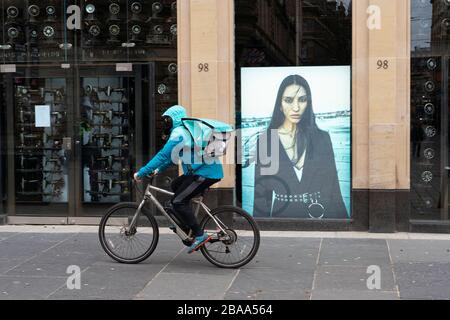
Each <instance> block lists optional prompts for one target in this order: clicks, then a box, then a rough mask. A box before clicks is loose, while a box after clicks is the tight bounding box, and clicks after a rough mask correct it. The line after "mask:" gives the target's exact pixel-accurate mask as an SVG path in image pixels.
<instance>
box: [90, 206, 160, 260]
mask: <svg viewBox="0 0 450 320" xmlns="http://www.w3.org/2000/svg"><path fill="white" fill-rule="evenodd" d="M137 209H138V204H137V203H120V204H117V205H115V206H113V207H112V208H110V209H109V210H108V212H107V213H106V214H105V216H103V218H102V220H101V221H100V226H99V231H98V232H99V239H100V243H101V245H102V248H103V250H105V252H106V253H107V254H108V255H109V256H110V257H111V258H113V259H114V260H116V261H118V262H121V263H130V264H131V263H139V262H141V261H144V260H145V259H147V258H148V257H149V256H150V255H151V254H152V253H153V251H154V250H155V248H156V245H157V244H158V238H159V231H158V224H157V223H156V220H155V218H154V217H153V215H152V214H151V213H150V212H149V210H148V209H146V208H145V207H143V208H142V211H141V213H140V217H139V219H138V221H137V222H136V225H135V226H134V227H133V228H130V224H131V221H132V220H133V217H134V215H135V213H136V211H137Z"/></svg>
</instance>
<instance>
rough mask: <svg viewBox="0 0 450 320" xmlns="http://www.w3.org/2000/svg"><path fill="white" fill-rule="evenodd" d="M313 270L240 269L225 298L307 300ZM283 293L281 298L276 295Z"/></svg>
mask: <svg viewBox="0 0 450 320" xmlns="http://www.w3.org/2000/svg"><path fill="white" fill-rule="evenodd" d="M313 279H314V272H313V271H311V270H301V269H299V270H298V271H297V272H293V271H289V272H286V270H278V269H253V270H241V271H240V272H239V274H238V275H237V277H236V279H235V280H234V282H233V284H232V285H231V286H230V288H229V289H228V290H227V292H226V294H225V299H245V300H259V299H267V298H268V297H272V299H285V298H286V297H287V296H289V295H290V296H291V299H298V300H307V299H309V297H310V293H311V288H312V283H313ZM280 292H282V293H283V295H282V296H283V298H282V297H281V295H278V294H279V293H280Z"/></svg>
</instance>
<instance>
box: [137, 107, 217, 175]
mask: <svg viewBox="0 0 450 320" xmlns="http://www.w3.org/2000/svg"><path fill="white" fill-rule="evenodd" d="M163 116H169V117H171V118H172V121H173V127H172V131H171V133H170V137H169V140H168V141H167V143H166V144H165V145H164V147H163V148H162V149H161V151H159V152H158V153H157V154H156V156H154V157H153V159H152V160H150V162H149V163H147V164H146V165H145V166H144V167H142V168H141V169H140V170H139V171H138V173H137V175H138V176H139V177H140V178H142V177H145V176H146V175H149V174H151V173H152V172H153V171H155V170H156V169H158V171H159V172H162V171H164V170H165V169H167V168H168V167H169V166H170V165H171V164H178V161H179V160H181V164H182V168H183V173H184V174H190V172H189V165H190V166H191V167H192V170H193V172H192V174H194V175H199V176H202V177H204V178H208V179H222V178H223V167H222V163H221V162H220V161H219V160H218V159H216V160H215V161H214V163H205V162H204V161H203V160H202V159H201V157H199V156H198V155H197V154H196V152H192V143H193V142H192V137H191V136H190V134H189V132H188V131H187V130H186V129H185V128H184V126H183V124H182V122H181V119H183V118H186V117H187V114H186V109H184V107H182V106H173V107H171V108H169V109H168V110H167V111H166V112H165V113H164V114H163Z"/></svg>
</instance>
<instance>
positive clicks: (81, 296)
mask: <svg viewBox="0 0 450 320" xmlns="http://www.w3.org/2000/svg"><path fill="white" fill-rule="evenodd" d="M162 268H163V266H161V265H148V264H145V265H144V264H142V265H119V264H116V265H114V266H108V267H107V266H106V265H93V266H91V267H89V268H87V270H86V271H84V272H82V273H81V277H80V281H81V287H80V289H73V290H69V289H68V288H67V286H63V287H62V288H60V289H59V290H58V291H56V292H54V293H53V294H52V295H51V296H50V297H49V299H52V300H58V299H64V300H67V299H69V300H72V299H75V300H96V299H101V300H105V299H108V300H119V299H120V300H122V299H127V300H128V299H133V297H134V296H135V295H136V294H138V293H139V292H140V291H141V290H142V289H143V288H144V287H145V285H146V284H147V283H148V282H149V281H150V280H151V279H152V278H153V277H154V276H155V275H156V274H158V272H160V271H161V269H162Z"/></svg>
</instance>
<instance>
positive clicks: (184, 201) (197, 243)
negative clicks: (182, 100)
mask: <svg viewBox="0 0 450 320" xmlns="http://www.w3.org/2000/svg"><path fill="white" fill-rule="evenodd" d="M186 117H187V114H186V109H185V108H184V107H182V106H179V105H175V106H172V107H170V108H169V109H168V110H167V111H166V112H165V113H164V114H163V116H162V118H163V123H164V135H163V138H166V139H167V142H166V144H165V145H164V147H163V148H162V149H161V151H159V152H158V153H157V154H156V155H155V156H154V157H153V158H152V159H151V160H150V162H148V163H147V164H146V165H145V166H144V167H142V168H141V169H140V170H139V171H138V172H136V173H135V174H134V179H135V180H137V181H139V180H141V179H142V178H143V177H145V176H148V175H153V174H156V173H159V172H162V171H164V170H165V169H166V168H167V167H169V166H170V165H171V164H177V163H178V161H179V160H180V159H181V163H182V168H183V175H181V176H179V177H178V178H177V179H175V180H174V181H173V182H172V185H171V187H172V190H173V191H174V193H175V194H174V196H173V197H172V199H171V204H172V208H173V209H174V211H175V212H176V213H177V214H178V215H179V217H180V218H181V219H180V220H182V222H183V223H185V224H186V226H188V227H189V228H190V229H191V230H192V231H193V233H194V235H195V240H194V242H193V243H192V245H191V246H190V247H189V250H188V253H192V252H194V251H196V250H197V249H198V248H200V247H201V246H202V245H204V244H205V243H207V242H208V241H209V240H210V237H209V236H208V234H207V233H206V232H204V231H203V230H202V229H201V228H200V225H199V223H198V221H197V219H196V217H195V215H194V212H193V210H192V206H191V199H192V198H194V197H196V196H197V195H199V194H201V193H202V192H203V191H204V190H206V189H208V188H209V187H210V186H212V185H213V184H215V183H217V182H219V181H220V180H221V179H223V167H222V164H221V163H220V162H218V161H214V163H206V162H205V161H203V159H200V161H195V160H197V158H196V157H195V153H194V152H192V150H193V148H192V143H193V142H192V137H191V136H190V134H189V132H188V131H187V129H185V128H184V126H183V124H182V121H181V119H183V118H186ZM194 139H195V137H194Z"/></svg>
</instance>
